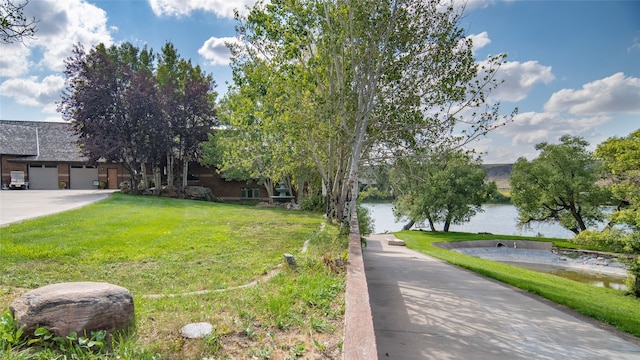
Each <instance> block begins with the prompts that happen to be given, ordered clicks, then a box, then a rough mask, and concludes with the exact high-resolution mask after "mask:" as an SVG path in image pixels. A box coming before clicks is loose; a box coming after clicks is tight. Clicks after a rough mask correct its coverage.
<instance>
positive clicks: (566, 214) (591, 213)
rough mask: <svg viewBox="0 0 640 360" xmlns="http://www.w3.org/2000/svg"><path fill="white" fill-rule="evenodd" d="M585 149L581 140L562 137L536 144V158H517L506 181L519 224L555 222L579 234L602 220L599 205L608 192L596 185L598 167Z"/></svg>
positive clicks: (606, 198) (602, 202)
mask: <svg viewBox="0 0 640 360" xmlns="http://www.w3.org/2000/svg"><path fill="white" fill-rule="evenodd" d="M588 146H589V143H588V142H586V141H585V140H583V139H582V138H580V137H576V136H569V135H564V136H562V137H561V138H560V144H549V143H546V142H543V143H540V144H537V145H536V147H535V148H536V150H540V155H539V156H538V157H537V158H536V159H534V160H532V161H528V160H527V159H525V158H520V159H518V161H517V162H516V163H515V164H514V166H513V170H512V172H511V177H510V179H509V182H510V184H511V201H512V202H513V204H514V205H515V206H516V207H517V208H518V214H519V215H518V218H519V221H520V223H521V224H529V223H531V222H558V223H559V224H560V225H562V226H563V227H565V228H567V229H569V230H570V231H572V232H573V233H574V234H578V233H580V232H581V231H584V230H586V229H587V228H589V227H592V226H595V225H596V224H597V223H598V222H599V221H602V220H604V214H603V212H602V210H601V205H603V204H605V203H606V202H607V200H608V199H609V192H608V191H607V190H606V189H605V188H604V187H602V186H600V185H598V183H597V181H598V179H599V172H598V171H599V170H598V167H599V164H598V162H597V161H596V160H595V159H594V157H593V155H592V153H591V152H590V151H588V150H587V147H588Z"/></svg>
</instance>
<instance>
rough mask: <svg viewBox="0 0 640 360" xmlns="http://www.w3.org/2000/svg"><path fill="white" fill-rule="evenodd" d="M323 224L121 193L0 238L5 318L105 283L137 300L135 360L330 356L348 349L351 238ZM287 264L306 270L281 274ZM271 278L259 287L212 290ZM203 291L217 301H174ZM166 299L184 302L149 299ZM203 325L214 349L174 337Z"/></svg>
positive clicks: (264, 211)
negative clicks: (151, 359)
mask: <svg viewBox="0 0 640 360" xmlns="http://www.w3.org/2000/svg"><path fill="white" fill-rule="evenodd" d="M322 223H323V219H322V216H321V215H320V214H317V213H307V212H296V211H286V210H283V209H274V208H257V207H250V206H240V205H229V204H215V203H207V202H198V201H189V200H176V199H165V198H157V197H139V196H129V195H123V194H119V193H116V194H114V195H113V197H111V198H110V199H108V200H105V201H102V202H98V203H95V204H92V205H89V206H87V207H84V208H81V209H77V210H72V211H67V212H64V213H60V214H56V215H52V216H47V217H43V218H38V219H34V220H31V221H25V222H23V223H19V224H14V225H11V226H8V227H3V228H0V259H1V262H0V313H1V312H2V311H3V310H4V309H7V308H8V306H9V304H10V303H11V302H12V301H13V300H14V299H15V298H16V297H17V296H19V295H20V294H21V293H23V292H25V291H27V290H29V289H33V288H36V287H40V286H44V285H47V284H52V283H58V282H67V281H104V282H109V283H112V284H116V285H120V286H123V287H125V288H127V289H129V290H130V291H131V292H132V294H133V296H134V303H135V307H136V327H137V331H136V333H135V340H130V343H132V344H133V346H135V347H136V348H137V350H136V351H138V352H137V353H136V355H135V356H133V358H136V357H144V356H143V355H144V354H147V355H149V356H151V355H153V354H155V353H157V354H160V355H161V356H162V357H161V358H162V359H183V358H201V357H205V356H210V355H211V356H212V355H216V356H223V357H224V356H231V357H240V358H244V357H249V358H250V357H251V356H255V357H256V358H268V357H269V356H275V357H278V355H277V354H279V353H285V354H288V353H289V352H290V351H301V349H300V348H302V349H303V350H302V352H303V353H304V354H311V356H314V355H312V354H314V353H317V354H323V356H324V355H331V354H332V352H333V353H338V352H339V346H340V344H341V343H340V341H341V334H342V326H341V321H342V318H343V312H344V297H343V292H344V283H345V281H344V280H345V279H344V271H343V269H340V268H336V267H335V266H330V265H331V264H333V263H332V262H331V260H332V259H335V258H339V257H343V256H345V251H346V245H347V238H346V237H341V236H338V233H337V229H335V228H334V227H331V226H321V225H322ZM307 240H308V241H309V248H308V249H309V250H308V251H307V252H306V253H304V254H303V253H302V252H301V251H302V248H303V244H304V243H305V241H307ZM284 253H291V254H294V255H295V256H296V260H297V262H298V265H299V266H298V267H296V268H288V267H283V268H282V269H281V270H278V269H279V268H278V265H279V264H282V263H283V254H284ZM274 270H275V271H279V273H278V274H277V275H276V276H275V277H273V278H271V279H269V280H266V281H261V282H259V284H258V285H257V286H254V287H249V288H243V289H237V290H230V291H215V290H225V289H228V288H230V287H234V286H239V285H243V284H247V283H249V282H252V281H254V280H260V279H261V278H262V277H263V276H264V275H265V274H267V273H268V272H270V271H274ZM200 290H211V291H212V292H210V293H207V294H204V295H197V296H194V295H184V296H180V295H179V294H184V293H188V292H193V291H200ZM166 294H174V295H175V294H178V295H179V296H175V297H161V298H149V297H148V295H166ZM200 321H208V322H210V323H212V324H214V328H215V337H214V339H213V340H212V339H208V340H206V341H205V340H201V341H185V340H183V339H182V338H181V337H180V336H179V330H180V328H181V327H182V326H184V325H186V324H188V323H190V322H200ZM292 349H293V350H292ZM0 350H1V349H0ZM14 353H15V352H14ZM0 357H1V356H0Z"/></svg>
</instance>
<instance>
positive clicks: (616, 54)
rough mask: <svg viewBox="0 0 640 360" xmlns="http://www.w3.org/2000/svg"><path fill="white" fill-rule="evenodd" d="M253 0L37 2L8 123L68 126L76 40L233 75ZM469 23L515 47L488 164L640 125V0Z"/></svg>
mask: <svg viewBox="0 0 640 360" xmlns="http://www.w3.org/2000/svg"><path fill="white" fill-rule="evenodd" d="M252 3H253V1H252V0H243V1H232V0H226V1H225V0H207V1H201V0H136V1H126V0H119V1H117V0H110V1H109V0H101V1H97V0H96V1H91V0H31V1H30V3H29V4H28V5H27V7H26V12H27V15H28V16H35V17H36V18H37V19H39V20H40V22H39V23H38V33H37V34H36V39H31V40H27V41H25V44H21V43H18V44H11V45H0V118H1V119H5V120H33V121H60V120H61V118H60V116H59V114H58V113H56V111H55V108H56V106H55V103H56V102H57V101H60V91H61V90H62V88H63V86H64V76H63V74H62V70H63V69H64V59H65V58H66V57H68V56H69V55H70V51H71V48H72V46H73V44H76V43H78V42H80V43H82V44H83V45H84V46H85V48H89V47H91V46H93V45H95V44H97V43H99V42H104V43H106V44H114V43H115V44H117V43H120V42H124V41H129V42H132V43H134V44H135V45H137V46H144V45H145V44H146V45H147V46H149V47H151V48H153V49H154V50H159V49H160V48H161V46H162V45H163V44H164V43H165V42H166V41H170V42H172V43H173V44H174V45H175V46H176V48H177V49H178V51H179V52H180V54H181V55H182V57H184V58H187V59H191V60H192V62H194V63H196V64H200V65H201V66H202V67H203V68H204V69H205V71H207V72H210V73H211V74H213V77H214V79H215V80H216V82H217V83H218V87H217V91H218V92H219V93H221V94H223V93H224V92H225V91H226V85H225V82H228V81H231V71H230V68H229V66H228V51H227V50H226V48H225V47H224V42H225V41H227V40H230V39H233V36H234V35H235V31H234V25H235V20H233V9H234V8H240V9H242V8H244V5H250V4H252ZM466 10H467V15H466V17H465V18H464V19H463V21H462V25H463V26H464V27H465V28H466V31H467V34H468V36H471V37H473V39H474V44H475V48H476V50H475V54H476V57H477V60H478V61H479V62H481V61H483V60H485V59H486V57H487V55H489V54H498V53H507V54H508V58H507V59H508V63H507V64H504V65H503V66H502V68H501V69H500V71H499V74H500V76H501V77H502V78H503V79H504V83H503V85H502V86H501V87H500V89H499V90H498V91H496V92H494V93H493V95H492V96H491V101H499V102H500V103H501V109H502V110H503V112H505V113H508V112H510V111H511V110H512V109H513V108H514V107H518V108H519V114H518V116H517V117H516V118H515V121H514V122H513V123H510V124H508V125H507V126H505V127H503V128H501V129H499V130H497V131H495V132H494V133H492V134H490V135H489V136H488V137H486V138H484V139H482V140H480V141H479V142H477V143H474V144H473V147H474V148H476V150H478V151H479V152H483V153H484V156H483V158H484V161H485V162H486V163H508V162H513V161H515V160H517V158H518V157H520V156H526V157H528V158H533V157H535V156H536V155H537V154H536V152H535V150H534V145H535V144H537V143H539V142H542V141H547V142H557V140H558V138H559V137H560V136H561V135H564V134H571V135H577V136H582V137H583V138H585V140H587V141H589V142H590V143H591V144H592V145H593V146H595V145H596V144H598V143H600V142H602V141H604V140H606V139H607V138H609V137H611V136H626V135H628V134H629V133H630V132H632V131H634V130H636V129H638V128H640V0H627V1H533V0H529V1H519V0H512V1H472V2H468V3H467V8H466Z"/></svg>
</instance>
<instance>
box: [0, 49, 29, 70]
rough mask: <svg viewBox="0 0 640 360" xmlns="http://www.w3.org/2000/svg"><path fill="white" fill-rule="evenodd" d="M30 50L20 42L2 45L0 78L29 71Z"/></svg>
mask: <svg viewBox="0 0 640 360" xmlns="http://www.w3.org/2000/svg"><path fill="white" fill-rule="evenodd" d="M30 54H31V50H29V48H28V47H26V46H25V45H24V44H22V43H21V42H17V43H13V44H3V45H2V51H0V77H13V76H20V75H23V74H25V73H26V72H27V71H28V70H29V55H30Z"/></svg>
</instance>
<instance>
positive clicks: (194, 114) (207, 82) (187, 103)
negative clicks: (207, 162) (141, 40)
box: [157, 43, 218, 186]
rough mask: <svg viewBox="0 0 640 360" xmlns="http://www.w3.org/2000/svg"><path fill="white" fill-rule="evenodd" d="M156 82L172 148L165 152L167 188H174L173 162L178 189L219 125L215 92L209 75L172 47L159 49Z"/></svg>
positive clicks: (166, 45) (184, 182)
mask: <svg viewBox="0 0 640 360" xmlns="http://www.w3.org/2000/svg"><path fill="white" fill-rule="evenodd" d="M157 81H158V85H159V88H160V89H161V93H162V94H163V95H162V109H163V114H164V116H165V121H166V123H167V125H168V128H169V129H170V132H171V135H172V136H171V141H172V146H171V147H170V148H169V149H168V150H167V153H166V156H167V162H168V166H167V167H168V168H169V169H168V170H169V176H168V177H169V178H170V180H169V185H172V184H173V171H174V166H173V164H174V161H175V159H177V160H178V161H179V162H180V163H181V165H182V166H181V171H180V173H181V175H182V176H181V181H180V183H181V185H182V186H186V185H187V177H188V172H189V171H188V166H189V162H190V161H195V160H197V159H198V157H199V155H200V144H201V143H202V142H205V141H207V139H208V134H209V133H210V132H212V131H213V128H214V126H216V125H217V123H218V121H217V119H216V116H215V107H214V104H215V99H216V96H217V94H216V93H215V91H214V88H215V86H216V84H215V82H214V81H213V78H212V76H211V75H210V74H206V73H205V72H204V71H202V69H201V68H200V66H197V65H196V66H194V65H193V64H192V63H191V61H190V60H184V59H182V58H181V57H180V55H179V54H178V52H177V50H176V49H175V47H174V46H173V44H171V43H166V44H165V45H164V46H163V47H162V51H161V53H160V56H159V61H158V69H157Z"/></svg>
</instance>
